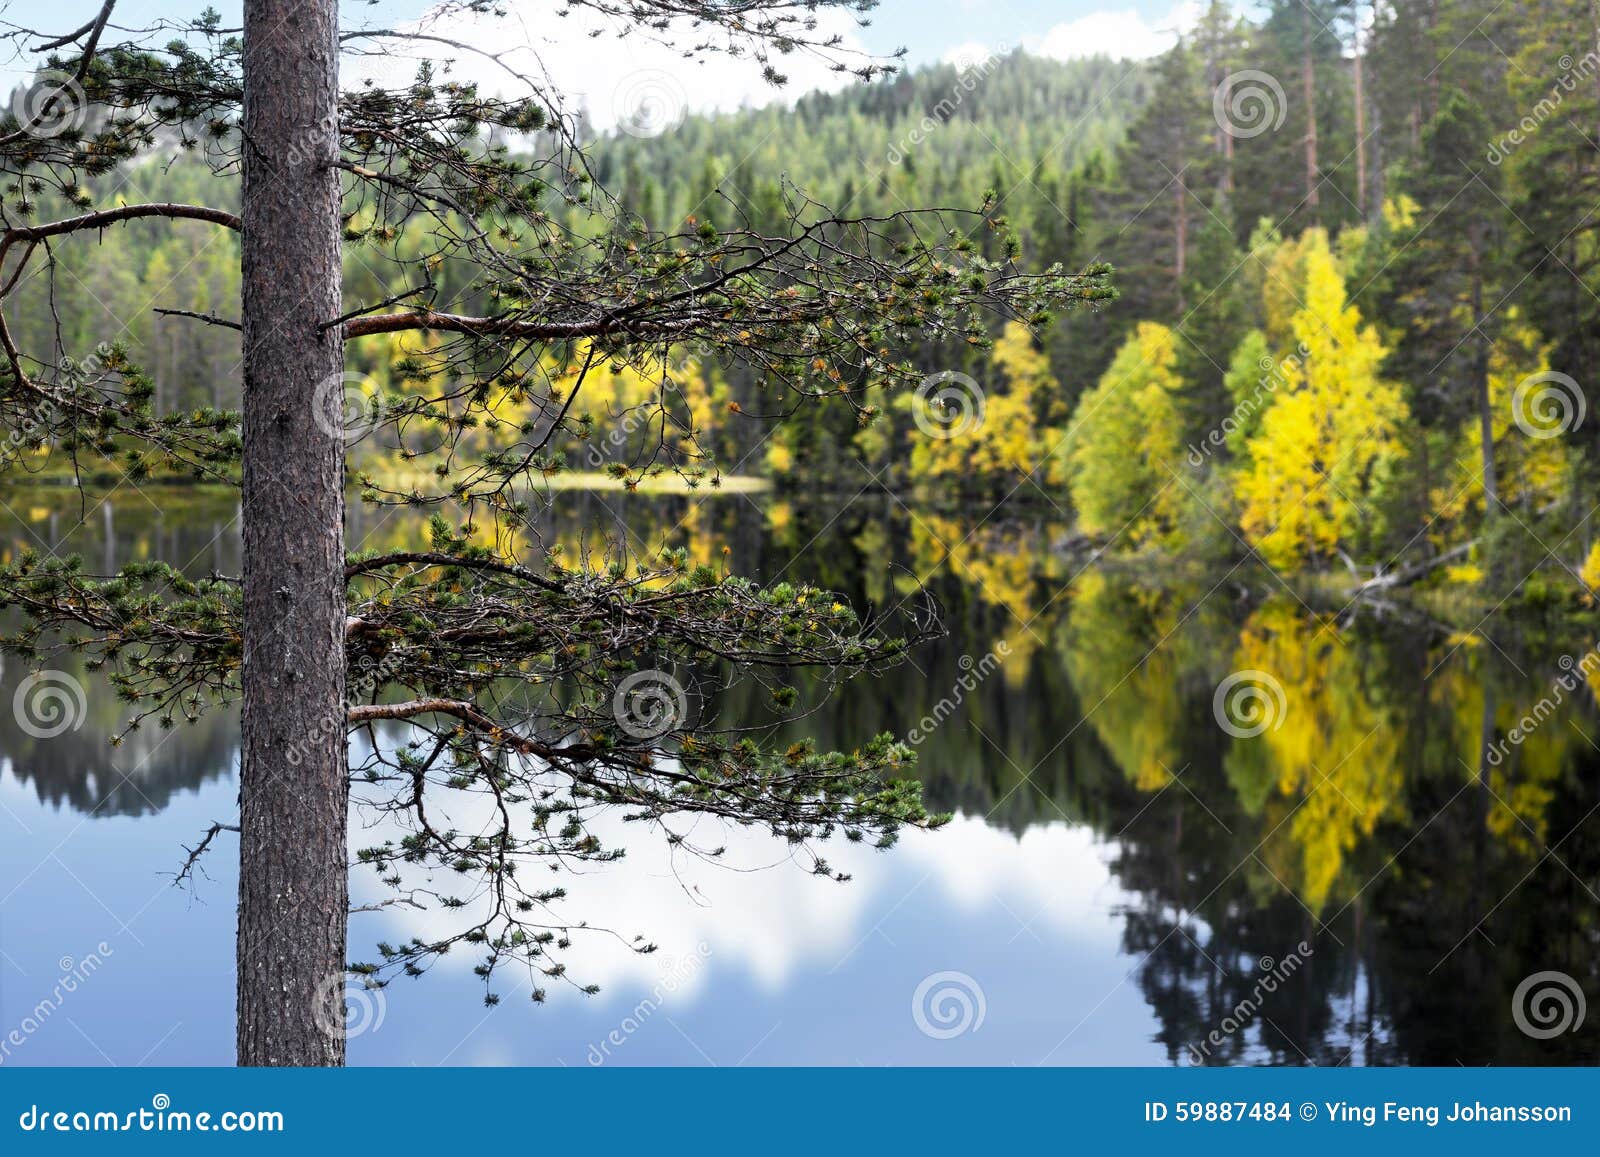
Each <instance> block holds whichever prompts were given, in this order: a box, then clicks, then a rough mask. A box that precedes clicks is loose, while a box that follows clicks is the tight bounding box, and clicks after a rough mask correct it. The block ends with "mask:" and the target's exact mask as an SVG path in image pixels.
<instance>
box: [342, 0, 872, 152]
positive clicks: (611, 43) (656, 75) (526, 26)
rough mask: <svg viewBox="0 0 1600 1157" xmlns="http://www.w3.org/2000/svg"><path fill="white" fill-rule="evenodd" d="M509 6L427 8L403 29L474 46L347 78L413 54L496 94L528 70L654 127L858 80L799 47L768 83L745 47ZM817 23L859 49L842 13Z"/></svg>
mask: <svg viewBox="0 0 1600 1157" xmlns="http://www.w3.org/2000/svg"><path fill="white" fill-rule="evenodd" d="M506 7H507V12H506V14H505V15H504V16H503V17H488V16H474V15H471V14H461V13H458V12H451V13H447V14H444V15H430V16H424V17H423V18H422V19H420V20H418V21H415V22H413V23H411V24H409V25H405V26H403V29H402V30H403V31H407V32H420V33H424V34H427V35H430V36H435V37H439V38H441V39H444V40H451V41H456V42H459V43H460V44H464V45H467V46H469V48H470V49H471V50H470V51H462V50H459V49H455V48H451V47H448V46H446V45H443V44H440V43H439V42H437V41H433V42H428V41H421V42H415V43H409V44H406V45H404V47H403V48H402V49H401V50H400V51H401V52H402V53H403V54H404V55H405V56H406V57H409V58H410V59H407V60H401V61H398V62H390V63H384V62H380V61H376V60H367V61H353V62H347V63H346V66H345V77H346V82H347V83H356V82H359V81H360V80H361V79H364V78H366V77H369V76H373V77H376V78H377V79H378V80H379V81H380V83H385V84H392V83H396V82H398V81H400V80H403V79H406V78H407V77H408V76H409V74H411V73H413V72H414V70H415V61H416V58H418V57H422V56H426V57H429V58H432V59H434V60H441V61H442V60H448V61H449V62H450V72H449V74H448V75H450V76H451V77H454V78H457V79H472V80H476V81H478V82H479V83H480V84H481V85H482V86H483V88H484V89H485V90H486V91H489V92H494V93H498V94H501V95H512V94H515V95H524V94H525V93H526V91H527V89H526V87H525V85H521V84H519V83H518V81H517V80H516V79H515V77H514V75H513V74H514V73H523V74H526V75H528V76H531V77H534V78H536V79H537V80H538V81H539V82H540V83H541V84H543V85H545V86H546V87H547V88H548V90H549V91H552V92H554V93H558V94H559V95H560V96H561V97H562V99H563V107H564V109H565V111H566V112H568V113H571V114H575V113H577V112H578V110H579V109H586V110H587V111H588V115H589V119H590V122H591V123H592V124H593V125H594V126H595V127H597V128H599V129H601V130H606V129H611V128H615V127H617V126H618V124H619V122H627V121H630V120H631V121H633V122H635V123H638V124H642V125H643V126H644V127H645V128H646V129H647V130H650V131H652V132H653V131H659V130H660V129H661V128H664V127H668V126H670V125H671V124H674V123H676V122H677V120H679V119H681V118H682V116H683V115H685V113H686V112H708V111H719V112H727V111H732V110H735V109H738V108H741V107H744V106H747V105H754V106H759V105H765V104H770V103H773V102H775V101H785V102H789V101H793V100H794V99H795V98H796V97H799V96H801V95H803V94H804V93H806V92H809V91H813V90H816V89H837V88H841V87H844V86H845V85H848V84H851V83H854V82H855V81H854V78H853V77H852V76H851V75H850V74H849V73H839V72H835V71H834V70H833V69H832V68H831V67H830V66H829V64H828V62H827V61H825V60H823V59H821V58H819V57H818V56H816V55H814V54H811V53H807V52H795V53H791V54H790V55H788V56H781V57H780V56H775V57H774V58H773V63H774V64H775V66H776V67H777V68H778V69H779V70H780V71H781V72H783V73H784V74H785V75H786V76H787V77H788V83H787V84H786V85H784V86H782V87H781V88H774V87H773V86H772V85H771V84H769V83H767V81H766V80H764V79H763V78H762V75H761V67H760V65H759V64H758V63H757V62H756V61H754V60H753V59H751V58H750V57H749V56H748V55H746V56H742V57H732V56H729V55H728V54H726V53H724V52H708V53H705V54H704V55H703V57H702V58H701V59H696V60H690V59H686V58H685V56H684V54H683V52H682V50H681V47H680V48H674V47H669V46H668V45H666V44H662V43H660V42H659V41H657V40H652V39H651V38H650V37H649V36H647V35H645V34H643V33H638V32H636V33H633V34H631V35H627V36H624V35H621V33H620V31H619V29H620V26H619V25H617V24H615V23H613V22H611V21H609V20H608V19H607V18H605V17H603V16H601V15H599V14H597V13H594V12H592V11H590V10H587V9H576V10H573V11H572V13H571V14H570V15H568V16H565V17H561V16H558V15H556V13H557V11H558V10H559V9H560V8H561V7H562V6H561V4H560V3H558V2H557V0H509V2H508V4H507V5H506ZM817 21H818V28H817V32H816V35H817V36H818V37H819V38H825V37H827V36H828V35H830V34H833V33H838V34H839V35H840V36H841V37H842V46H841V47H842V48H844V49H846V50H850V49H855V50H859V49H860V48H861V47H862V42H861V40H860V38H859V37H858V36H857V35H856V32H857V29H856V26H855V23H854V21H853V20H852V19H851V18H850V17H849V15H848V14H847V13H843V12H839V11H835V10H824V11H822V12H819V13H818V14H817ZM703 36H704V32H703V31H702V32H699V33H696V32H695V31H693V30H689V29H684V30H681V31H680V34H679V35H678V36H677V37H676V42H677V43H678V44H679V45H680V46H681V45H686V44H694V43H696V42H697V41H698V40H699V39H700V38H701V37H703Z"/></svg>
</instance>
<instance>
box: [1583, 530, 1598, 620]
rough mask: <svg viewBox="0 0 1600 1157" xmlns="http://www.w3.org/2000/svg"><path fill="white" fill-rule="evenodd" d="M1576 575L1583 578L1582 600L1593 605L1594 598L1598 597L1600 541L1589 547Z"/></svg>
mask: <svg viewBox="0 0 1600 1157" xmlns="http://www.w3.org/2000/svg"><path fill="white" fill-rule="evenodd" d="M1578 577H1579V578H1580V579H1582V580H1583V586H1584V592H1583V598H1584V601H1585V602H1586V603H1588V604H1589V605H1590V606H1593V605H1594V602H1595V599H1596V598H1597V597H1600V541H1597V542H1596V543H1595V544H1594V545H1593V546H1591V547H1590V548H1589V554H1588V556H1587V557H1586V558H1585V559H1584V560H1583V569H1582V570H1580V571H1579V572H1578Z"/></svg>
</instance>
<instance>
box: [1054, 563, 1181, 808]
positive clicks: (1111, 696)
mask: <svg viewBox="0 0 1600 1157" xmlns="http://www.w3.org/2000/svg"><path fill="white" fill-rule="evenodd" d="M1172 607H1173V601H1172V600H1171V599H1170V598H1169V597H1168V596H1166V595H1165V594H1164V593H1163V592H1161V591H1159V590H1152V589H1148V588H1143V587H1137V586H1134V585H1132V584H1127V583H1116V582H1112V581H1110V580H1108V579H1107V578H1106V576H1105V575H1104V573H1102V572H1101V571H1098V570H1092V571H1089V572H1087V573H1086V574H1084V575H1083V576H1082V577H1080V578H1079V579H1078V580H1077V582H1076V583H1074V584H1073V588H1072V609H1071V611H1070V612H1069V613H1068V617H1067V627H1068V629H1067V632H1066V636H1065V643H1066V646H1065V651H1064V654H1063V658H1064V659H1065V661H1066V667H1067V674H1068V676H1069V677H1070V678H1071V679H1072V685H1073V687H1074V688H1075V689H1076V690H1077V692H1078V698H1079V700H1080V703H1081V706H1082V709H1083V711H1084V713H1085V717H1086V719H1087V721H1088V723H1089V725H1090V726H1091V727H1092V728H1094V732H1095V734H1096V735H1097V736H1099V738H1100V742H1101V743H1102V744H1103V745H1104V746H1105V748H1106V750H1107V751H1109V752H1110V753H1111V757H1112V758H1113V759H1114V760H1116V762H1117V766H1118V767H1120V768H1121V769H1122V773H1123V774H1124V775H1126V776H1127V777H1128V778H1129V779H1130V780H1131V781H1133V783H1134V785H1135V786H1137V787H1138V788H1140V789H1141V790H1143V791H1156V790H1159V789H1160V788H1163V787H1165V786H1166V785H1167V784H1168V783H1169V782H1171V779H1172V776H1173V774H1175V773H1177V772H1178V771H1179V770H1180V769H1181V768H1182V766H1183V754H1182V752H1183V745H1182V740H1181V736H1180V732H1179V728H1180V727H1181V725H1182V723H1183V697H1182V694H1181V691H1180V688H1179V672H1180V669H1181V668H1180V659H1181V655H1182V649H1181V648H1180V647H1178V646H1172V645H1168V643H1169V642H1170V641H1171V637H1172V633H1173V631H1174V630H1175V628H1176V626H1177V621H1176V620H1177V616H1176V614H1175V612H1174V611H1173V610H1172Z"/></svg>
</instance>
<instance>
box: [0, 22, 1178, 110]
mask: <svg viewBox="0 0 1600 1157" xmlns="http://www.w3.org/2000/svg"><path fill="white" fill-rule="evenodd" d="M213 3H214V6H215V7H216V8H217V9H218V10H219V11H220V12H221V13H222V14H223V17H224V20H225V21H227V22H228V23H236V22H237V20H238V15H239V12H240V11H241V5H240V3H239V0H213ZM505 3H506V4H507V6H508V7H509V9H510V10H511V16H510V17H509V18H508V19H507V20H505V21H499V22H496V21H492V20H485V19H483V18H477V17H458V18H453V19H452V20H451V21H450V22H449V24H448V27H446V28H443V29H440V30H441V31H445V32H448V33H449V34H450V35H452V36H453V37H457V38H464V39H468V40H470V41H472V42H474V43H476V44H478V45H480V46H482V47H483V48H485V49H490V50H500V49H503V48H505V47H506V46H507V45H508V44H530V45H532V46H533V48H532V49H531V50H530V56H529V60H532V59H534V58H533V56H532V55H531V53H533V52H536V53H537V60H538V67H539V69H542V70H543V71H544V72H545V73H546V74H547V75H548V78H549V79H550V80H551V81H553V82H554V86H555V87H556V88H557V89H558V90H560V91H562V92H564V93H566V94H567V95H568V96H569V98H570V99H571V100H572V102H573V105H574V106H577V105H582V106H583V107H585V108H587V109H588V110H589V112H590V115H591V117H592V118H593V119H594V121H595V123H596V124H598V125H599V126H600V127H608V126H609V125H610V124H612V123H614V122H615V120H616V119H618V116H620V115H621V114H620V113H619V112H618V111H617V109H618V108H620V107H622V106H625V105H626V104H627V102H628V101H629V100H630V99H633V97H632V95H631V94H635V93H637V92H639V91H641V90H648V91H649V92H651V93H652V94H653V97H654V98H655V99H658V100H660V99H664V100H666V101H668V102H669V103H673V104H676V105H679V106H681V109H682V111H690V110H693V111H704V110H708V109H713V108H717V109H728V108H735V107H738V106H739V105H740V104H743V103H750V102H754V103H765V102H766V101H769V100H771V99H773V94H772V92H771V91H770V89H769V88H768V87H767V86H766V85H764V84H763V83H762V82H761V80H760V78H759V75H758V72H757V70H756V68H755V67H754V65H752V64H751V63H750V62H748V61H730V60H725V59H723V60H715V61H712V62H709V63H704V64H693V63H689V62H685V61H682V60H681V58H679V57H678V56H677V55H676V54H674V53H671V52H668V51H666V50H664V49H660V48H656V47H653V46H650V45H646V44H643V43H640V42H639V41H640V38H638V37H634V38H630V39H629V40H627V41H619V40H618V39H617V37H616V36H615V35H602V36H600V37H598V38H591V37H588V36H585V35H583V33H582V30H581V28H579V27H578V22H579V20H580V19H582V18H581V17H580V18H571V19H567V20H561V19H556V18H555V17H554V16H553V13H554V11H555V9H556V8H557V7H558V6H559V3H560V0H505ZM1197 3H1198V0H1031V2H1028V0H884V2H883V3H882V4H881V5H880V6H879V8H878V9H877V11H876V12H874V13H872V15H871V20H872V24H871V26H870V27H868V28H866V29H857V28H856V27H855V26H854V25H853V23H852V21H851V20H850V18H849V16H848V15H846V14H845V13H827V14H825V16H824V19H825V20H827V21H830V22H832V24H831V25H830V26H831V27H835V28H837V29H838V30H839V31H841V32H843V33H845V34H846V35H847V36H848V37H850V38H851V39H852V41H853V43H854V44H855V45H856V46H858V47H861V48H864V49H866V50H868V51H871V52H874V53H881V54H886V53H889V52H892V51H893V50H894V49H896V48H899V47H904V48H906V49H907V50H908V52H909V58H908V63H909V64H910V65H911V66H913V67H915V66H916V65H918V64H925V63H931V62H936V61H939V60H941V59H952V58H958V59H961V60H963V61H965V60H971V59H974V58H975V57H981V54H982V52H984V51H991V52H992V51H1006V50H1010V49H1013V48H1016V47H1019V46H1020V47H1023V48H1026V49H1028V50H1030V51H1034V52H1039V53H1042V54H1044V55H1048V56H1056V57H1061V58H1066V57H1072V56H1086V55H1093V54H1095V53H1102V52H1103V53H1106V54H1108V55H1114V56H1127V57H1143V56H1150V55H1154V54H1155V53H1157V52H1159V51H1161V50H1162V49H1164V48H1165V47H1166V46H1167V45H1168V44H1170V43H1171V40H1172V36H1173V34H1174V32H1175V30H1176V28H1177V27H1178V26H1179V24H1180V23H1187V22H1188V20H1189V19H1190V17H1188V16H1187V15H1186V14H1187V13H1189V12H1191V11H1193V10H1194V6H1195V5H1196V4H1197ZM97 6H98V0H67V2H65V3H63V2H61V0H0V22H4V23H6V24H10V25H12V26H17V25H22V26H27V27H33V28H40V29H45V30H48V31H50V32H51V33H54V34H60V33H65V32H67V31H70V30H71V29H72V28H74V27H76V26H78V25H80V24H82V23H83V22H85V21H86V20H87V19H89V17H90V16H92V15H93V13H94V12H95V11H96V9H97ZM203 6H204V3H203V0H193V2H192V4H191V3H190V2H189V0H120V3H119V4H118V6H117V11H116V16H115V21H116V23H118V24H121V25H124V26H130V27H132V26H142V25H144V24H146V23H147V22H149V21H151V20H154V19H156V18H158V17H162V16H165V17H167V18H168V19H171V18H173V17H174V16H176V15H179V14H182V15H190V14H192V13H195V12H198V11H200V10H201V8H202V7H203ZM431 8H432V4H431V3H429V0H379V3H376V4H368V3H364V2H355V3H346V4H345V5H344V10H345V16H346V23H347V25H353V24H357V23H359V24H364V25H366V26H368V27H388V26H403V25H405V24H407V23H409V22H411V21H415V20H417V19H419V18H422V17H423V16H424V15H425V13H427V12H428V11H429V10H430V9H431ZM0 52H3V50H0ZM36 65H37V61H36V60H33V59H30V58H28V57H26V56H24V57H21V58H18V57H15V56H13V57H11V58H9V59H8V58H7V57H6V56H5V55H3V54H0V82H4V83H6V84H10V83H14V82H15V81H16V80H17V79H19V78H20V77H21V76H23V75H26V74H27V73H28V72H30V71H31V70H32V68H33V67H35V66H36ZM456 67H457V69H458V70H459V72H460V73H467V74H470V75H472V76H474V77H475V78H476V79H479V80H480V81H482V82H484V83H488V84H497V83H501V81H502V80H503V73H502V72H501V71H500V70H499V68H498V67H497V66H494V65H492V64H490V63H488V62H487V61H486V60H484V59H481V58H480V59H465V58H463V59H459V60H458V61H457V64H456ZM784 67H785V69H786V70H787V71H788V72H789V73H790V75H791V77H792V83H791V85H790V87H789V91H788V92H787V93H786V94H785V95H786V96H788V97H791V98H792V97H793V96H795V95H798V94H799V93H800V92H802V91H805V90H806V89H809V88H811V87H819V86H826V87H836V86H838V85H839V84H840V83H843V82H842V81H841V80H840V78H838V77H837V76H836V75H834V74H830V73H829V72H828V70H827V69H826V68H825V67H824V66H822V65H821V64H820V63H818V62H811V63H810V64H806V63H805V62H797V61H795V60H794V59H793V58H790V59H789V60H786V61H785V62H784ZM358 68H359V66H358ZM358 68H349V67H347V69H346V74H347V76H355V75H356V74H357V72H358ZM662 74H665V75H666V76H667V77H668V78H669V79H667V80H666V81H660V80H659V79H656V80H652V79H650V78H652V77H655V78H659V76H660V75H662ZM641 76H643V77H645V78H646V79H645V80H643V81H641V80H640V78H641ZM663 92H665V94H666V95H665V96H663V95H662V94H663Z"/></svg>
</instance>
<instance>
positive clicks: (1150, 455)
mask: <svg viewBox="0 0 1600 1157" xmlns="http://www.w3.org/2000/svg"><path fill="white" fill-rule="evenodd" d="M1177 361H1178V344H1177V337H1176V335H1174V333H1173V332H1172V330H1170V329H1168V328H1167V327H1166V326H1164V325H1157V324H1156V323H1155V322H1149V321H1146V322H1140V323H1139V325H1138V326H1136V327H1135V328H1134V331H1133V334H1132V335H1131V336H1130V337H1129V338H1128V340H1127V341H1126V342H1124V343H1123V346H1122V348H1121V349H1120V350H1118V351H1117V356H1116V357H1115V358H1114V359H1113V360H1112V362H1111V365H1110V367H1109V368H1108V369H1107V370H1106V372H1105V374H1104V375H1103V376H1102V377H1101V378H1100V381H1099V383H1098V384H1097V385H1096V386H1095V387H1094V388H1093V389H1092V390H1089V391H1088V392H1086V393H1085V394H1084V395H1083V397H1082V399H1080V400H1079V403H1078V409H1077V413H1075V414H1074V415H1073V420H1072V427H1071V429H1070V431H1069V433H1068V436H1067V442H1066V457H1067V485H1068V488H1069V492H1070V494H1071V496H1072V504H1073V506H1074V507H1076V509H1077V514H1078V527H1079V529H1080V530H1082V531H1083V533H1085V534H1087V535H1090V536H1091V537H1094V538H1107V537H1112V538H1115V539H1116V540H1117V545H1119V546H1121V545H1126V546H1129V547H1133V548H1138V547H1141V546H1147V545H1151V544H1159V545H1164V546H1173V545H1178V544H1177V542H1176V532H1177V529H1178V527H1179V525H1180V522H1181V518H1180V514H1181V511H1182V510H1183V508H1184V506H1185V505H1186V499H1187V497H1188V491H1187V490H1186V489H1185V486H1184V482H1183V481H1182V480H1181V479H1180V478H1178V477H1176V475H1177V472H1178V471H1180V470H1182V469H1185V467H1184V464H1183V458H1184V453H1185V451H1184V449H1183V441H1182V438H1183V434H1182V431H1183V424H1182V420H1181V418H1180V416H1179V413H1178V406H1177V401H1176V395H1177V393H1178V392H1179V391H1180V390H1181V389H1182V388H1183V381H1182V379H1181V378H1180V377H1179V376H1178V371H1177Z"/></svg>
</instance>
